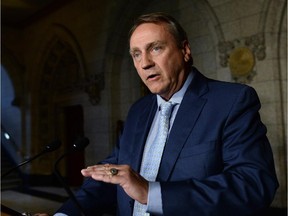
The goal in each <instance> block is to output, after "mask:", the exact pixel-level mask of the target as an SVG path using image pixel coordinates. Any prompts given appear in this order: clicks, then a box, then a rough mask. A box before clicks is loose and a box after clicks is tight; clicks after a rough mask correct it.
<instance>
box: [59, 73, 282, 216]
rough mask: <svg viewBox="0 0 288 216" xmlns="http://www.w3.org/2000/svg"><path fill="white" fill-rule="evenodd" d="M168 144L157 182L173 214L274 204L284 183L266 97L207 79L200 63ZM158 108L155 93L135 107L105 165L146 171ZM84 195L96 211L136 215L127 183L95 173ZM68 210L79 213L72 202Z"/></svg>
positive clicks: (233, 211)
mask: <svg viewBox="0 0 288 216" xmlns="http://www.w3.org/2000/svg"><path fill="white" fill-rule="evenodd" d="M193 72H194V73H195V75H194V78H193V80H192V83H191V85H190V86H189V88H188V90H187V92H186V93H185V96H184V98H183V100H182V103H181V105H180V107H179V110H178V113H177V116H176V118H175V121H174V124H173V126H172V128H171V132H170V136H169V139H168V142H167V144H166V146H165V149H164V153H163V157H162V162H161V165H160V170H159V173H158V177H157V181H159V182H160V183H161V192H162V202H163V213H164V215H165V216H189V215H193V216H206V215H217V216H225V215H227V216H230V215H233V216H236V215H239V216H240V215H241V216H244V215H253V214H257V213H258V212H260V211H261V210H262V209H265V208H266V207H267V206H269V204H270V203H271V202H272V200H273V197H274V194H275V191H276V189H277V187H278V182H277V178H276V175H275V170H274V162H273V156H272V151H271V147H270V144H269V141H268V139H267V137H266V127H265V126H264V125H263V123H262V122H261V120H260V116H259V113H258V111H259V109H260V102H259V99H258V96H257V94H256V92H255V91H254V89H253V88H251V87H249V86H246V85H241V84H235V83H234V84H232V83H227V82H220V81H215V80H211V79H208V78H206V77H204V76H203V75H202V74H201V73H200V72H198V71H197V70H196V69H195V68H194V69H193ZM156 109H157V101H156V96H155V95H148V96H145V97H144V98H142V99H140V100H139V101H137V102H136V103H135V104H134V105H133V106H132V107H131V109H130V111H129V114H128V117H127V119H126V121H125V128H124V131H123V135H122V138H121V141H120V144H119V145H118V146H117V147H116V148H115V150H114V152H113V153H112V154H111V155H110V156H109V157H107V158H106V159H105V160H104V161H102V162H101V163H110V164H129V165H130V166H131V167H132V168H133V169H134V170H136V171H139V170H140V164H141V159H142V153H143V148H144V144H145V141H146V138H147V135H148V132H149V128H150V125H151V123H152V120H153V117H154V115H155V112H156ZM77 199H78V200H79V202H80V203H81V205H82V206H83V207H84V208H85V209H86V212H87V213H88V214H89V215H97V213H99V212H102V211H103V212H104V211H106V210H107V209H108V210H115V209H117V214H118V215H120V216H130V215H132V211H133V200H132V199H131V198H130V197H129V196H127V195H126V194H125V192H124V191H123V189H122V188H121V187H120V186H115V185H109V184H106V183H101V182H97V181H95V180H93V179H90V178H88V179H87V180H86V181H85V182H84V184H83V186H82V188H81V189H80V190H79V191H78V193H77ZM59 211H60V212H64V213H65V212H66V213H68V215H79V211H78V210H77V207H76V206H75V205H74V203H73V202H72V201H68V202H67V203H65V204H64V205H63V206H62V208H61V209H60V210H59Z"/></svg>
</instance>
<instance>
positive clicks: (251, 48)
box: [218, 34, 266, 83]
mask: <svg viewBox="0 0 288 216" xmlns="http://www.w3.org/2000/svg"><path fill="white" fill-rule="evenodd" d="M218 50H219V52H220V65H221V66H222V67H227V66H229V68H230V72H231V75H232V78H233V79H234V80H235V81H236V82H240V83H249V82H251V81H252V79H253V77H254V76H255V75H256V71H255V70H254V66H255V64H256V62H257V60H258V61H261V60H263V59H265V57H266V53H265V40H264V35H263V34H256V35H252V36H250V37H245V38H242V39H236V40H233V41H222V42H220V43H219V44H218Z"/></svg>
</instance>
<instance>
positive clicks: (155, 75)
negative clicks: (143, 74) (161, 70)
mask: <svg viewBox="0 0 288 216" xmlns="http://www.w3.org/2000/svg"><path fill="white" fill-rule="evenodd" d="M157 76H159V75H158V74H151V75H149V76H148V77H147V80H148V79H154V78H155V77H157Z"/></svg>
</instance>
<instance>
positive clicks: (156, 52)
mask: <svg viewBox="0 0 288 216" xmlns="http://www.w3.org/2000/svg"><path fill="white" fill-rule="evenodd" d="M162 50H163V47H162V46H154V47H152V49H151V52H152V53H153V54H158V53H159V52H161V51H162Z"/></svg>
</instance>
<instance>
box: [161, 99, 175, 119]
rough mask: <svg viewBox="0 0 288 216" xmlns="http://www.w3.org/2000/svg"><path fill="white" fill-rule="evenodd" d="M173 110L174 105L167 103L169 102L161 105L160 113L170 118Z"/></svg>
mask: <svg viewBox="0 0 288 216" xmlns="http://www.w3.org/2000/svg"><path fill="white" fill-rule="evenodd" d="M172 108H173V104H172V103H171V102H169V101H167V102H165V103H162V104H161V111H160V112H161V114H162V115H163V116H170V115H171V111H172Z"/></svg>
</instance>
